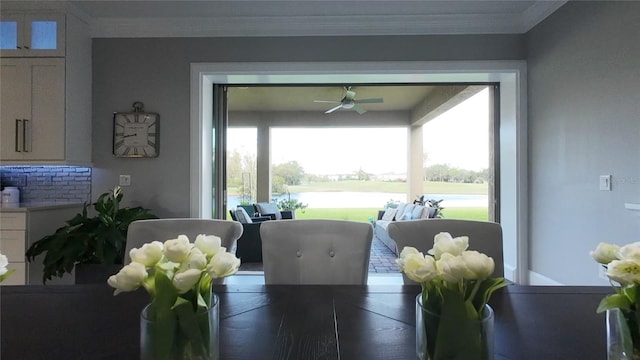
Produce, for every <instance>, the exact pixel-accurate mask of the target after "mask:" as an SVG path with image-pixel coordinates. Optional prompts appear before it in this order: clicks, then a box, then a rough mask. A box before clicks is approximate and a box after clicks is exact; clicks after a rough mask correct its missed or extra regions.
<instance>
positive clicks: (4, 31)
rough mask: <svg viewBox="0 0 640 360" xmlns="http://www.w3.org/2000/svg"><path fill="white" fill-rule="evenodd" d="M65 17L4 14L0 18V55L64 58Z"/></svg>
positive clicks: (57, 15) (56, 15)
mask: <svg viewBox="0 0 640 360" xmlns="http://www.w3.org/2000/svg"><path fill="white" fill-rule="evenodd" d="M64 20H65V18H64V16H63V15H59V14H35V15H34V14H20V13H15V14H4V15H2V17H1V18H0V56H2V57H29V56H39V57H43V56H48V57H51V56H59V57H62V56H64V55H65V23H64Z"/></svg>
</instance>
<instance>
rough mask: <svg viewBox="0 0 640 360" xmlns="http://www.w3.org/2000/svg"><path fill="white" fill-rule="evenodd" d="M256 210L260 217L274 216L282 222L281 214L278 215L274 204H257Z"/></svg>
mask: <svg viewBox="0 0 640 360" xmlns="http://www.w3.org/2000/svg"><path fill="white" fill-rule="evenodd" d="M256 208H257V209H258V212H259V213H260V215H264V214H275V216H276V220H282V213H280V210H278V205H276V204H273V203H266V202H263V203H257V204H256Z"/></svg>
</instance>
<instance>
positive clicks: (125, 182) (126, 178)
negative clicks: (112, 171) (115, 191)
mask: <svg viewBox="0 0 640 360" xmlns="http://www.w3.org/2000/svg"><path fill="white" fill-rule="evenodd" d="M130 185H131V175H120V186H130Z"/></svg>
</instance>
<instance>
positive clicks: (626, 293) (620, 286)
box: [590, 242, 640, 359]
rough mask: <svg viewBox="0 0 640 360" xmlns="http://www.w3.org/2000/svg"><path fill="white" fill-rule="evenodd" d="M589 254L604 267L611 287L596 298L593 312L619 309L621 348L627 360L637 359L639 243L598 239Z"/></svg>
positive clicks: (639, 355) (639, 338) (639, 345)
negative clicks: (601, 240) (596, 303)
mask: <svg viewBox="0 0 640 360" xmlns="http://www.w3.org/2000/svg"><path fill="white" fill-rule="evenodd" d="M590 254H591V257H592V258H593V259H594V260H595V261H596V262H598V263H600V264H602V266H603V267H604V268H605V269H606V273H607V277H608V278H609V281H610V283H611V286H612V287H613V289H614V290H615V294H611V295H608V296H606V297H604V298H603V299H602V300H601V301H600V304H599V305H598V308H597V309H596V312H598V313H602V312H605V311H607V310H613V309H619V310H620V311H619V312H617V313H616V314H617V316H618V318H617V319H615V321H616V322H617V326H618V328H619V329H620V330H621V337H622V339H623V341H622V346H623V349H622V351H623V352H624V353H626V354H628V356H629V357H628V358H629V359H640V242H635V243H631V244H627V245H624V246H619V245H615V244H610V243H604V242H601V243H599V244H598V246H597V247H596V249H595V250H594V251H591V253H590ZM631 354H633V355H631Z"/></svg>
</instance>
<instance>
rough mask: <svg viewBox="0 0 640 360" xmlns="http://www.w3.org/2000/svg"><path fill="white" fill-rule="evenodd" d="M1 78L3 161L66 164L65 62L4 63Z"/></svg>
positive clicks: (0, 151)
mask: <svg viewBox="0 0 640 360" xmlns="http://www.w3.org/2000/svg"><path fill="white" fill-rule="evenodd" d="M0 78H2V82H1V83H0V104H2V115H1V116H2V124H1V128H0V140H1V144H0V153H1V154H2V160H18V161H20V160H61V161H62V160H64V158H65V148H64V138H65V108H64V94H65V74H64V60H63V59H58V58H42V59H40V58H29V59H3V61H2V62H0Z"/></svg>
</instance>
